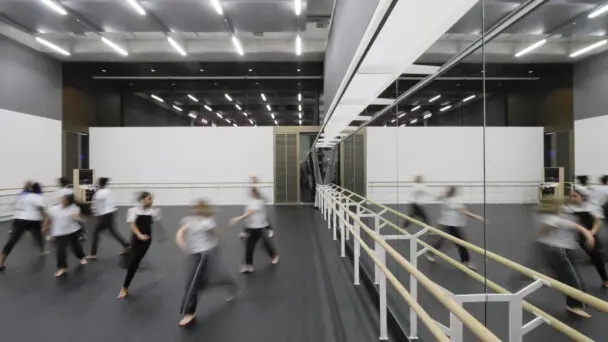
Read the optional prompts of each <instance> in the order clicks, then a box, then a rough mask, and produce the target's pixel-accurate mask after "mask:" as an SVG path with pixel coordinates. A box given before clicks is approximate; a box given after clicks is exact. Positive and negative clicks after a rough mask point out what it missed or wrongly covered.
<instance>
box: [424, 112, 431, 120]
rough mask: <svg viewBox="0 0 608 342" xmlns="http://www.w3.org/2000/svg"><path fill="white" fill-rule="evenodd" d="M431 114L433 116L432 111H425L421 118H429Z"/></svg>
mask: <svg viewBox="0 0 608 342" xmlns="http://www.w3.org/2000/svg"><path fill="white" fill-rule="evenodd" d="M431 116H433V114H432V113H426V114H424V116H423V118H424V119H428V118H430V117H431Z"/></svg>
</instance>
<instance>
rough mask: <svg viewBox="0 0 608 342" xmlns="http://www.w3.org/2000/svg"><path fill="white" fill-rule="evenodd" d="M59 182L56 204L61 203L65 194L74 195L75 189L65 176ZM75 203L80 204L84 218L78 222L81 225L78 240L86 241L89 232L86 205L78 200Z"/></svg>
mask: <svg viewBox="0 0 608 342" xmlns="http://www.w3.org/2000/svg"><path fill="white" fill-rule="evenodd" d="M57 183H58V184H59V190H57V191H56V193H57V198H56V201H55V204H59V203H61V199H62V197H64V196H68V195H72V196H74V189H73V188H71V187H70V181H69V180H68V179H67V178H65V177H60V178H59V180H58V181H57ZM74 204H75V205H77V206H78V208H79V209H80V215H81V216H80V217H81V218H82V220H79V221H77V222H76V224H78V225H79V226H80V229H79V230H78V240H80V241H84V240H86V237H87V233H86V230H85V227H84V216H85V215H86V214H85V210H84V209H85V208H84V207H85V205H84V204H81V203H79V202H78V201H75V203H74Z"/></svg>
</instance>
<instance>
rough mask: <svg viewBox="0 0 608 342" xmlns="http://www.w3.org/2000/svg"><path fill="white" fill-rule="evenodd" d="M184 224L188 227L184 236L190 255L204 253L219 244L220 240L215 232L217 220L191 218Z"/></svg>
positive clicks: (184, 220) (184, 221) (185, 220)
mask: <svg viewBox="0 0 608 342" xmlns="http://www.w3.org/2000/svg"><path fill="white" fill-rule="evenodd" d="M182 222H183V223H184V224H185V226H186V228H185V230H184V235H183V236H184V241H185V242H186V248H187V250H188V252H189V253H192V254H196V253H202V252H205V251H208V250H210V249H212V248H214V247H215V246H217V244H218V243H219V238H218V237H217V235H216V234H215V232H214V231H213V229H214V228H215V220H214V219H213V218H212V217H199V216H189V217H187V218H185V219H183V220H182Z"/></svg>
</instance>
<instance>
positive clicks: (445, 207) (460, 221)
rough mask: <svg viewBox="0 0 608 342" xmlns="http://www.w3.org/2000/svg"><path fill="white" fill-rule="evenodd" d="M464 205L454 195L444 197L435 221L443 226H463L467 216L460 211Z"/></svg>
mask: <svg viewBox="0 0 608 342" xmlns="http://www.w3.org/2000/svg"><path fill="white" fill-rule="evenodd" d="M463 209H465V206H464V205H463V204H462V203H460V202H458V200H457V199H456V198H455V197H450V198H446V199H444V200H443V203H441V215H440V217H439V220H437V223H439V224H440V225H443V226H451V227H464V226H466V224H467V217H466V215H465V214H463V213H462V212H461V210H463Z"/></svg>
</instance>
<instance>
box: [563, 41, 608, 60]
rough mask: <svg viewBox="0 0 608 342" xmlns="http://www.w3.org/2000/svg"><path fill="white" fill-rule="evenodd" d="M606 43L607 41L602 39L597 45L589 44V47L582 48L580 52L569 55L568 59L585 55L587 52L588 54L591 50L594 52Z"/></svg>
mask: <svg viewBox="0 0 608 342" xmlns="http://www.w3.org/2000/svg"><path fill="white" fill-rule="evenodd" d="M606 43H608V39H604V40H602V41H599V42H597V43H594V44H591V45H589V46H587V47H584V48H582V49H580V50H577V51H574V52H573V53H572V54H570V58H574V57H577V56H580V55H582V54H585V53H587V52H589V51H591V50H595V49H597V48H599V47H600V46H602V45H604V44H606Z"/></svg>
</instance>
